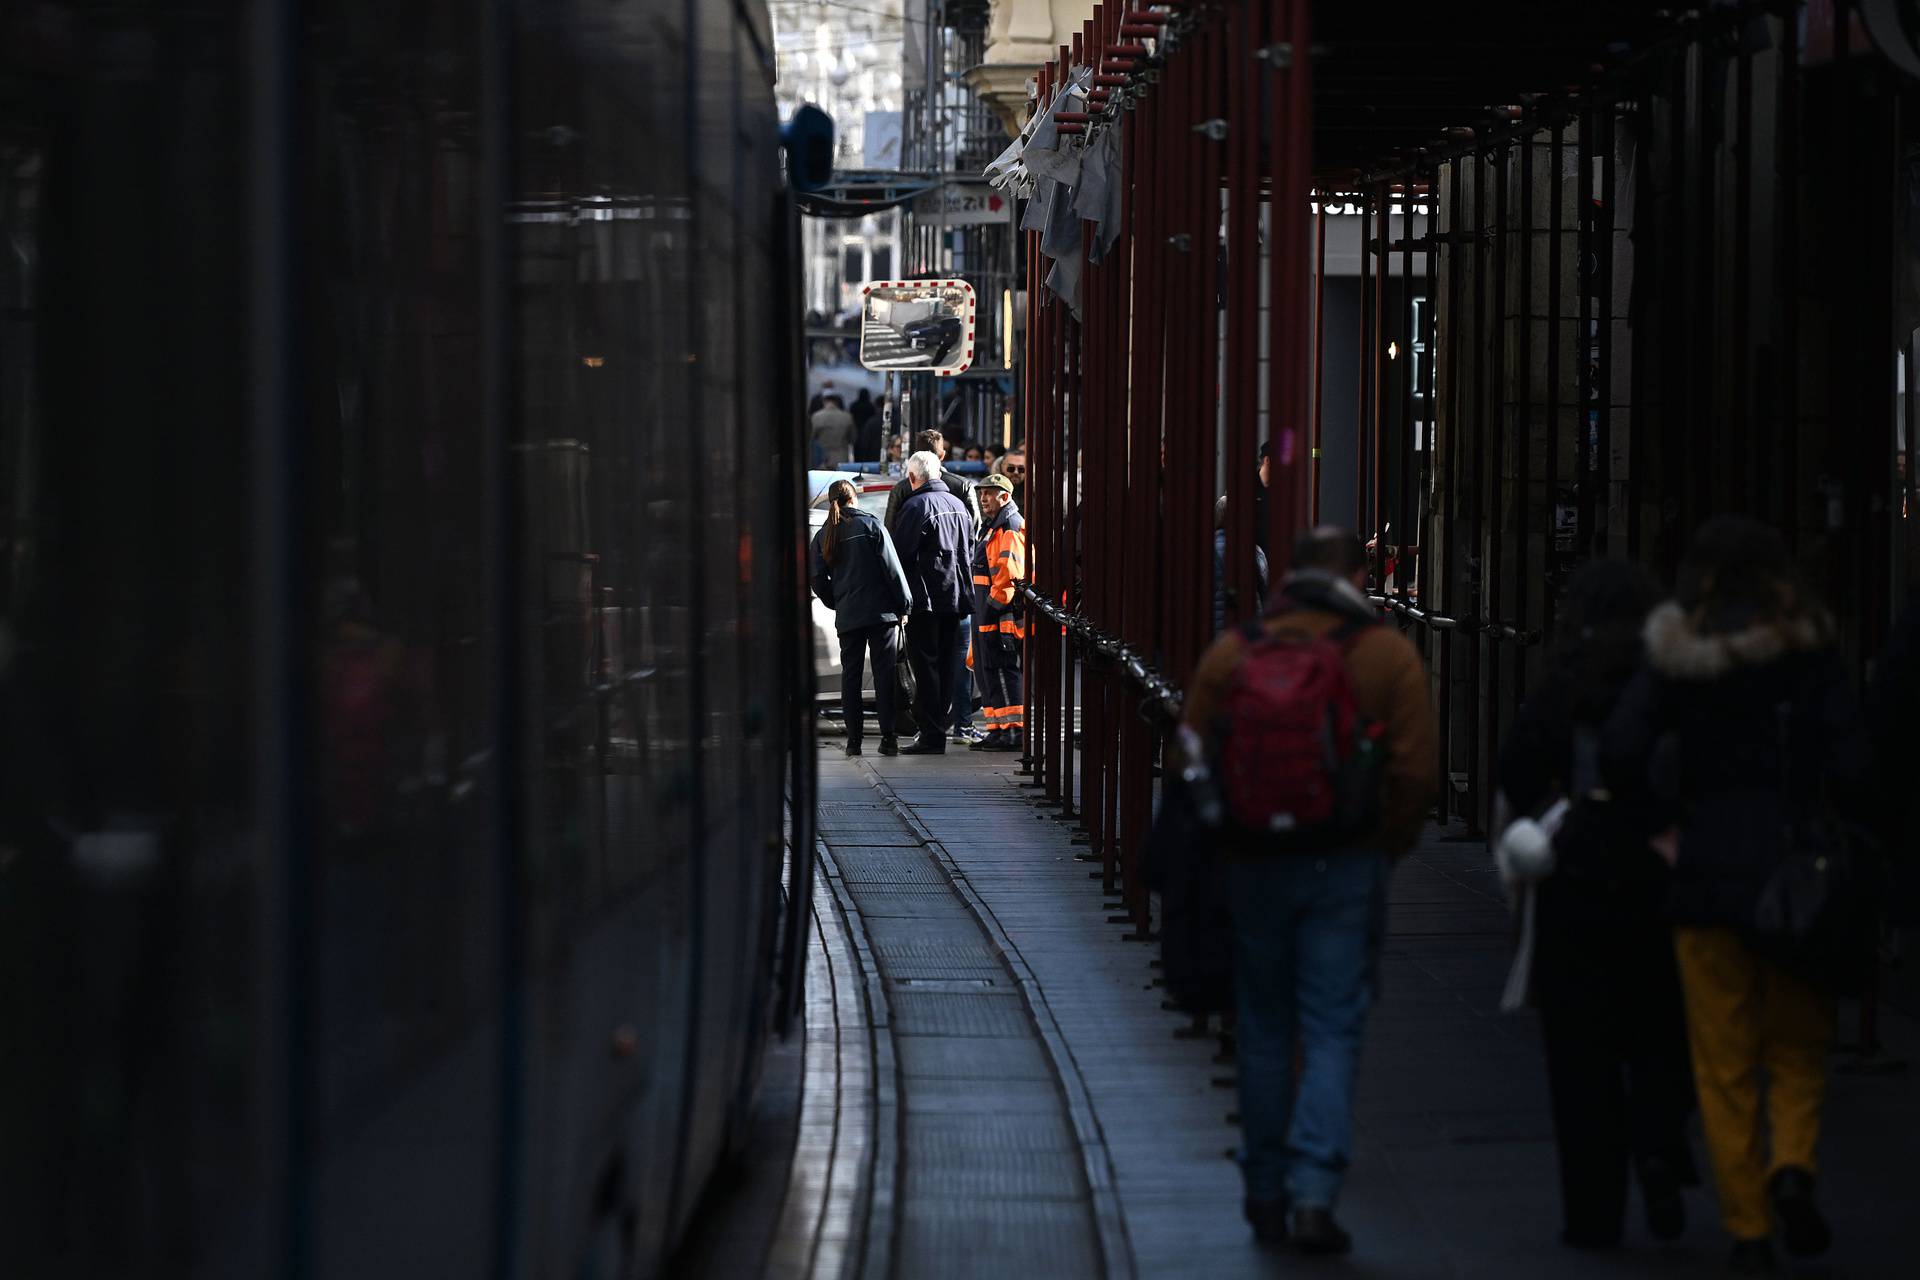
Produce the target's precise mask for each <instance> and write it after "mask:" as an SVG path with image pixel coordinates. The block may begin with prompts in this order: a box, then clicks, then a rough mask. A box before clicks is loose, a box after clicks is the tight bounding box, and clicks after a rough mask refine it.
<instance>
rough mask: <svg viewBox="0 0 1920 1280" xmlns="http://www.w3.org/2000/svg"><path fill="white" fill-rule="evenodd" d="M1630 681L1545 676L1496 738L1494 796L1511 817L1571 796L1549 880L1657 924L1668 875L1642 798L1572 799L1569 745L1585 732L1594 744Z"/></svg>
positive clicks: (1556, 673) (1563, 672) (1558, 673)
mask: <svg viewBox="0 0 1920 1280" xmlns="http://www.w3.org/2000/svg"><path fill="white" fill-rule="evenodd" d="M1632 675H1633V673H1632V671H1630V670H1629V671H1626V672H1622V673H1618V674H1615V675H1611V676H1609V675H1605V674H1597V673H1586V672H1576V671H1573V670H1569V669H1567V668H1565V667H1556V668H1555V669H1553V670H1551V671H1549V672H1548V673H1547V675H1546V676H1545V678H1543V679H1542V680H1541V682H1540V684H1539V685H1538V686H1537V687H1536V688H1535V689H1534V691H1533V693H1532V694H1531V695H1529V696H1528V698H1527V701H1526V704H1525V705H1524V706H1522V707H1521V708H1520V714H1519V715H1517V716H1515V717H1514V721H1513V724H1512V726H1511V727H1509V729H1508V731H1507V733H1506V736H1505V737H1504V738H1503V739H1502V740H1501V746H1500V790H1501V793H1502V794H1504V795H1505V796H1506V798H1507V802H1508V803H1509V804H1510V805H1511V806H1512V807H1513V811H1514V814H1515V815H1516V816H1526V815H1533V814H1538V813H1539V812H1540V811H1541V810H1543V809H1545V808H1547V807H1548V806H1549V805H1550V804H1551V803H1552V802H1553V801H1554V800H1556V799H1558V798H1559V797H1561V796H1569V797H1570V798H1572V799H1573V801H1574V803H1573V805H1572V806H1571V807H1570V808H1569V810H1568V813H1567V816H1566V819H1565V821H1564V822H1563V823H1562V824H1561V827H1560V830H1559V832H1558V834H1557V835H1556V836H1555V837H1554V842H1553V843H1554V854H1555V858H1556V871H1555V878H1556V879H1558V880H1563V881H1568V882H1570V884H1571V883H1572V882H1578V883H1580V884H1583V885H1586V886H1588V887H1589V889H1590V891H1591V892H1594V893H1603V894H1604V895H1605V896H1604V898H1602V899H1600V901H1602V902H1603V903H1604V904H1606V907H1607V909H1608V910H1620V909H1629V908H1637V909H1639V910H1641V911H1644V912H1645V913H1646V914H1647V915H1648V916H1649V917H1654V918H1657V916H1658V913H1659V912H1661V911H1662V910H1663V898H1664V896H1665V894H1666V890H1667V883H1668V881H1669V879H1670V878H1671V877H1670V875H1669V873H1668V870H1667V866H1666V864H1665V863H1664V862H1662V861H1661V860H1660V858H1659V856H1658V855H1657V854H1655V853H1654V852H1653V850H1652V848H1651V847H1650V846H1649V845H1648V843H1647V836H1648V834H1649V829H1650V828H1651V827H1653V826H1654V825H1655V823H1654V820H1653V819H1651V818H1650V817H1649V816H1648V815H1647V813H1646V811H1645V809H1644V798H1643V797H1642V798H1636V797H1633V796H1611V797H1607V798H1596V797H1593V796H1576V795H1574V794H1573V792H1574V791H1575V785H1574V784H1575V778H1576V773H1577V770H1576V766H1575V742H1576V740H1577V739H1578V738H1579V736H1580V735H1581V733H1582V731H1583V730H1584V731H1585V733H1587V734H1588V735H1590V740H1591V741H1593V742H1594V743H1595V744H1596V745H1598V744H1599V743H1600V741H1601V734H1602V729H1603V726H1604V725H1605V723H1606V720H1607V717H1608V714H1609V712H1611V711H1612V709H1613V708H1614V707H1615V706H1616V705H1617V704H1618V702H1619V700H1620V696H1621V693H1622V691H1623V689H1624V688H1625V686H1626V684H1627V682H1628V681H1629V680H1630V679H1631V678H1632Z"/></svg>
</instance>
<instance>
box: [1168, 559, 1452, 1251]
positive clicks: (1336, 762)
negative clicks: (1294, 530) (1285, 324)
mask: <svg viewBox="0 0 1920 1280" xmlns="http://www.w3.org/2000/svg"><path fill="white" fill-rule="evenodd" d="M1366 579H1367V555H1366V549H1365V548H1364V547H1363V546H1362V545H1361V543H1360V540H1359V539H1358V538H1357V537H1355V536H1354V535H1353V534H1352V533H1350V532H1348V531H1346V530H1344V529H1336V528H1331V527H1323V528H1319V529H1312V530H1309V531H1307V532H1305V533H1302V534H1301V535H1300V536H1299V537H1298V538H1297V539H1296V541H1295V542H1294V546H1293V557H1292V572H1291V573H1290V574H1289V576H1288V577H1287V579H1286V580H1285V582H1283V583H1282V584H1281V588H1280V591H1279V593H1278V595H1277V596H1276V598H1275V599H1274V600H1273V602H1272V604H1271V606H1270V607H1269V609H1268V611H1267V614H1266V617H1265V618H1264V619H1262V620H1261V621H1260V622H1258V623H1255V624H1250V625H1248V626H1245V627H1242V628H1237V629H1233V630H1229V631H1227V632H1225V633H1224V634H1222V635H1221V636H1220V637H1219V638H1218V639H1217V640H1215V641H1214V643H1213V646H1212V647H1211V648H1210V649H1208V650H1207V652H1206V654H1205V655H1204V656H1203V657H1202V658H1201V660H1200V666H1199V669H1198V670H1197V671H1196V672H1195V674H1194V678H1193V682H1192V688H1191V689H1190V690H1189V691H1188V693H1187V699H1186V706H1185V710H1184V713H1183V717H1182V724H1183V729H1185V730H1190V731H1191V732H1192V734H1193V735H1195V737H1196V738H1197V740H1198V742H1199V743H1200V744H1202V747H1203V749H1204V751H1205V754H1206V756H1207V771H1208V773H1209V774H1210V780H1209V782H1208V784H1207V785H1208V786H1209V787H1210V788H1211V792H1212V804H1213V805H1214V806H1216V807H1217V809H1218V811H1219V815H1220V835H1221V837H1222V840H1223V842H1224V844H1225V845H1226V847H1227V848H1228V850H1229V851H1230V856H1229V858H1228V861H1227V876H1228V882H1229V883H1228V889H1229V897H1230V899H1231V902H1232V908H1233V929H1234V988H1235V992H1236V1004H1237V1006H1238V1015H1239V1024H1238V1029H1237V1034H1238V1040H1239V1073H1240V1117H1241V1127H1242V1133H1243V1138H1244V1141H1243V1144H1242V1148H1241V1167H1242V1172H1243V1173H1244V1175H1245V1179H1246V1200H1245V1203H1244V1209H1245V1212H1246V1216H1247V1221H1248V1222H1249V1223H1250V1224H1251V1225H1252V1227H1253V1230H1254V1234H1255V1236H1256V1237H1258V1239H1259V1240H1260V1241H1261V1243H1263V1244H1278V1243H1281V1242H1283V1241H1286V1240H1288V1239H1289V1238H1291V1240H1292V1242H1293V1244H1294V1246H1295V1247H1296V1248H1297V1249H1299V1250H1300V1251H1301V1252H1303V1253H1319V1254H1332V1253H1345V1252H1347V1250H1348V1249H1350V1248H1351V1247H1352V1239H1351V1237H1350V1236H1348V1234H1347V1233H1346V1232H1345V1231H1344V1230H1343V1229H1341V1227H1340V1225H1339V1224H1338V1223H1337V1222H1336V1221H1335V1220H1334V1217H1333V1206H1334V1201H1335V1200H1336V1199H1337V1198H1338V1195H1339V1190H1340V1184H1341V1180H1342V1177H1343V1175H1344V1173H1345V1171H1346V1167H1347V1162H1348V1159H1349V1156H1350V1154H1351V1151H1352V1146H1353V1081H1354V1073H1355V1068H1356V1067H1357V1065H1358V1061H1359V1051H1360V1037H1361V1033H1362V1031H1363V1030H1364V1028H1365V1024H1366V1015H1367V1008H1368V1005H1369V1004H1370V1003H1371V1000H1372V995H1373V977H1372V974H1373V960H1374V951H1375V948H1376V945H1377V942H1378V937H1377V935H1378V932H1379V924H1378V922H1379V920H1380V918H1381V916H1380V913H1381V912H1382V910H1383V909H1384V903H1385V893H1386V882H1387V874H1388V871H1389V869H1390V865H1391V863H1390V860H1391V859H1392V857H1394V856H1395V855H1398V854H1401V853H1404V852H1405V851H1406V850H1407V849H1409V848H1410V847H1412V845H1413V843H1414V842H1415V841H1416V840H1417V839H1418V838H1419V835H1420V830H1421V828H1422V826H1423V825H1424V824H1425V822H1426V817H1427V812H1428V809H1429V806H1430V805H1431V804H1432V802H1433V793H1434V778H1435V769H1436V763H1435V751H1436V749H1437V741H1436V739H1437V732H1436V727H1435V720H1434V714H1433V702H1432V694H1431V691H1430V688H1429V685H1428V678H1427V672H1426V667H1425V665H1424V664H1423V663H1422V662H1421V660H1420V654H1419V652H1418V651H1417V650H1416V649H1415V648H1414V647H1413V645H1412V644H1411V643H1409V642H1408V641H1407V639H1406V638H1405V637H1404V636H1402V635H1401V634H1400V633H1399V632H1398V631H1396V630H1394V629H1393V628H1391V627H1387V626H1383V625H1381V622H1380V617H1379V611H1378V610H1377V609H1375V608H1374V606H1373V604H1372V603H1371V602H1370V601H1369V600H1368V599H1367V597H1366V595H1365V592H1364V587H1365V585H1366ZM1183 736H1184V735H1183ZM1186 740H1187V741H1189V742H1191V741H1194V740H1195V739H1194V738H1187V739H1186ZM1296 1041H1297V1047H1298V1062H1299V1079H1298V1080H1297V1081H1296V1080H1295V1079H1294V1078H1293V1077H1294V1062H1295V1047H1296Z"/></svg>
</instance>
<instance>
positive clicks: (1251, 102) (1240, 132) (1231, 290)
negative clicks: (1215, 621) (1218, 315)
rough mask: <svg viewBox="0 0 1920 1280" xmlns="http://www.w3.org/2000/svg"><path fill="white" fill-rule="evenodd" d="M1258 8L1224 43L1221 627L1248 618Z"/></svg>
mask: <svg viewBox="0 0 1920 1280" xmlns="http://www.w3.org/2000/svg"><path fill="white" fill-rule="evenodd" d="M1257 17H1258V7H1257V6H1254V5H1251V4H1244V5H1237V6H1235V7H1234V8H1233V9H1232V10H1230V11H1229V16H1228V22H1229V23H1230V24H1231V26H1230V28H1229V29H1230V32H1231V34H1230V36H1229V38H1228V41H1227V112H1226V121H1227V147H1228V159H1227V369H1226V379H1227V387H1226V392H1227V431H1226V450H1227V457H1226V468H1225V470H1226V483H1227V526H1226V532H1227V556H1226V560H1227V564H1226V580H1227V584H1228V589H1229V590H1228V601H1227V624H1228V625H1229V626H1232V625H1235V624H1237V623H1238V622H1240V621H1241V620H1242V619H1245V618H1248V617H1250V616H1252V613H1253V609H1254V607H1255V606H1254V583H1255V570H1254V561H1253V539H1254V533H1253V488H1254V485H1255V484H1257V483H1258V479H1257V476H1256V473H1255V465H1256V463H1255V456H1254V455H1255V442H1256V439H1257V434H1258V431H1257V428H1258V423H1257V415H1258V413H1259V401H1258V395H1259V377H1260V370H1259V366H1258V338H1259V325H1260V291H1259V278H1258V275H1257V270H1258V266H1259V262H1260V97H1259V85H1258V82H1257V78H1256V76H1255V73H1254V62H1253V56H1254V51H1255V50H1256V49H1258V48H1259V47H1260V41H1259V24H1258V22H1257Z"/></svg>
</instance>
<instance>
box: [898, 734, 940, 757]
mask: <svg viewBox="0 0 1920 1280" xmlns="http://www.w3.org/2000/svg"><path fill="white" fill-rule="evenodd" d="M900 754H901V755H903V756H943V755H945V754H947V740H946V739H945V738H928V737H925V736H922V737H918V738H915V739H914V740H913V741H912V742H909V743H908V744H907V745H906V746H904V747H902V748H900Z"/></svg>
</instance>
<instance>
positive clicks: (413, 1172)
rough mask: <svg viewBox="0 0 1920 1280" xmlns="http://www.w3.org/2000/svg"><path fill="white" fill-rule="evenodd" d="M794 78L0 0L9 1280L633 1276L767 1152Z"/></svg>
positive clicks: (572, 7)
mask: <svg viewBox="0 0 1920 1280" xmlns="http://www.w3.org/2000/svg"><path fill="white" fill-rule="evenodd" d="M772 65H773V50H772V40H771V35H770V31H769V28H768V24H767V18H766V13H765V9H764V7H763V6H762V5H760V4H749V3H742V4H733V3H720V2H718V0H573V2H561V3H538V2H536V0H402V2H400V3H395V2H393V0H307V2H305V3H297V4H296V3H274V2H271V0H264V2H261V3H242V2H241V0H199V2H195V3H182V4H177V5H171V4H169V5H132V6H128V5H97V4H90V3H82V2H81V0H46V2H45V3H38V4H7V5H0V325H4V329H0V539H3V540H4V543H3V545H4V549H5V555H4V556H0V729H3V731H4V734H5V738H4V746H3V747H0V752H4V754H3V755H0V1274H4V1275H7V1276H14V1277H23V1278H24V1277H41V1276H47V1277H54V1276H60V1277H64V1276H80V1277H90V1276H196V1277H198V1276H209V1277H212V1276H234V1277H261V1276H281V1275H285V1276H295V1277H316V1278H317V1277H355V1278H356V1280H365V1278H369V1277H382V1276H406V1277H409V1278H414V1277H422V1276H447V1277H483V1276H530V1277H546V1276H567V1277H572V1276H614V1275H647V1274H651V1273H654V1272H655V1271H657V1270H658V1269H659V1267H660V1266H661V1263H662V1260H663V1259H664V1258H665V1257H666V1256H667V1254H668V1252H669V1250H670V1249H671V1247H672V1245H673V1243H674V1241H675V1240H676V1238H677V1237H678V1236H679V1234H680V1233H681V1231H682V1229H683V1227H684V1226H685V1224H686V1222H687V1220H688V1218H689V1217H690V1215H691V1213H692V1211H693V1208H694V1206H695V1204H696V1201H697V1200H698V1199H699V1197H700V1195H701V1192H702V1189H703V1187H704V1186H705V1185H706V1184H707V1182H708V1181H709V1179H710V1176H711V1175H712V1173H713V1172H714V1170H715V1169H716V1168H717V1167H719V1166H720V1164H721V1163H722V1162H723V1161H724V1159H725V1158H726V1156H727V1154H728V1153H729V1150H730V1148H732V1147H736V1146H737V1145H738V1144H739V1143H741V1142H742V1141H744V1134H745V1132H746V1125H745V1120H746V1117H747V1115H748V1112H749V1110H750V1107H751V1105H752V1101H753V1097H754V1091H755V1087H756V1082H757V1078H758V1068H759V1063H760V1061H761V1057H762V1050H763V1047H764V1045H765V1043H766V1041H767V1038H768V1037H769V1035H771V1034H773V1033H774V1030H775V1028H776V1026H777V1024H778V1022H779V1020H780V1019H781V1017H782V1016H783V1011H782V1005H783V1004H784V1003H787V1002H790V1001H791V999H792V994H793V991H794V990H795V989H797V988H796V987H795V986H794V985H793V984H795V983H796V982H797V979H796V978H795V977H794V973H795V966H794V964H793V962H792V960H791V957H790V956H788V955H787V953H788V952H790V951H791V950H792V949H793V948H794V946H795V945H797V943H796V939H797V937H798V934H797V932H796V931H795V930H794V928H793V927H792V922H793V921H796V920H797V919H798V918H799V916H800V914H801V911H802V909H803V900H804V890H805V886H806V884H807V878H808V877H807V875H806V873H805V871H804V868H803V870H802V871H801V872H800V873H798V874H793V875H792V878H793V879H794V880H796V881H797V882H798V888H799V890H800V892H799V894H797V895H796V894H793V893H789V892H788V890H787V887H786V886H785V884H784V883H783V875H786V874H789V873H786V872H784V870H783V868H784V866H785V862H784V856H783V828H784V826H785V825H786V818H785V814H786V813H787V812H788V811H789V809H788V803H789V802H791V812H792V813H794V814H798V815H805V814H809V813H810V812H811V792H810V787H811V783H810V778H809V775H808V770H809V769H810V767H811V766H810V764H809V763H808V762H809V761H810V758H811V756H810V752H809V751H808V750H806V749H805V748H806V747H807V745H808V740H807V737H806V735H807V734H808V733H810V728H809V724H810V717H809V716H808V715H807V714H806V712H807V710H808V709H809V708H810V704H811V696H810V693H811V690H810V681H811V679H812V677H811V669H810V662H809V650H808V646H807V645H806V644H805V643H804V640H803V635H804V632H803V627H804V625H805V619H806V614H805V611H804V609H803V607H802V602H803V599H804V590H803V587H802V584H801V578H800V575H799V573H798V570H797V566H798V564H799V557H800V553H801V551H802V544H801V541H800V539H801V537H802V534H803V532H804V525H803V517H802V515H801V506H800V504H801V473H800V471H799V470H798V469H797V467H799V466H803V465H804V463H803V460H802V456H801V453H800V437H799V428H798V421H797V417H796V414H795V408H794V407H795V406H797V405H798V404H800V403H801V400H802V398H803V397H802V396H801V395H800V394H799V392H798V389H797V379H796V367H797V366H796V361H797V352H798V347H797V335H798V325H797V323H795V321H796V320H797V316H798V310H797V307H796V306H795V299H796V294H795V292H794V291H793V288H792V280H791V273H792V271H793V269H794V264H793V259H792V250H791V248H790V245H791V244H792V235H791V228H792V225H793V224H792V221H791V219H792V217H793V213H792V209H791V205H790V200H789V197H788V194H787V192H786V189H785V186H784V183H783V178H782V166H781V157H780V154H779V139H778V134H777V125H776V119H775V113H774V107H773V98H772V88H771V79H772ZM809 822H810V819H805V818H802V819H798V820H796V822H795V824H794V829H793V830H792V832H791V836H792V843H793V845H794V847H797V848H799V849H803V850H804V849H807V848H808V847H809V845H810V835H809V830H808V828H809Z"/></svg>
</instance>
